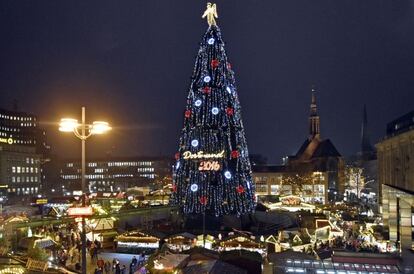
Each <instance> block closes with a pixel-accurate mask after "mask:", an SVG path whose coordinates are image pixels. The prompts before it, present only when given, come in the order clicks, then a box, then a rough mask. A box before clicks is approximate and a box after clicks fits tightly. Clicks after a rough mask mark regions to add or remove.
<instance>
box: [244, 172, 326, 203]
mask: <svg viewBox="0 0 414 274" xmlns="http://www.w3.org/2000/svg"><path fill="white" fill-rule="evenodd" d="M327 175H328V174H327V173H325V172H318V171H315V172H310V173H294V172H288V171H286V170H285V168H284V166H257V165H256V166H253V176H252V179H253V182H254V183H255V185H256V195H257V196H259V198H260V196H267V195H276V196H280V197H283V196H291V195H294V196H299V197H301V199H302V200H303V201H304V202H307V203H318V204H325V203H326V202H327V201H328V176H327Z"/></svg>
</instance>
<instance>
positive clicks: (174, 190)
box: [171, 184, 177, 192]
mask: <svg viewBox="0 0 414 274" xmlns="http://www.w3.org/2000/svg"><path fill="white" fill-rule="evenodd" d="M171 188H172V192H177V185H176V184H173V185H172V187H171Z"/></svg>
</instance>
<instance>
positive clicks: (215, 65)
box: [211, 59, 220, 69]
mask: <svg viewBox="0 0 414 274" xmlns="http://www.w3.org/2000/svg"><path fill="white" fill-rule="evenodd" d="M219 64H220V62H219V61H218V60H217V59H213V60H211V67H212V68H213V69H214V68H216V67H218V65H219Z"/></svg>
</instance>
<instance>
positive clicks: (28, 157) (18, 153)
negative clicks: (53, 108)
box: [0, 109, 50, 200]
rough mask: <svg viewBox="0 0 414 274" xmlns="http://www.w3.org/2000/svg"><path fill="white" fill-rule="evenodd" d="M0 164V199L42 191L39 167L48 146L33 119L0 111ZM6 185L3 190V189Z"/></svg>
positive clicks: (44, 159) (15, 112)
mask: <svg viewBox="0 0 414 274" xmlns="http://www.w3.org/2000/svg"><path fill="white" fill-rule="evenodd" d="M0 148H1V150H0V161H1V163H0V164H1V166H0V169H1V185H2V188H0V189H1V192H2V196H3V200H5V199H4V198H6V199H7V197H8V196H10V197H12V196H15V195H17V196H20V195H37V194H38V193H40V191H41V188H42V177H43V176H42V164H43V163H44V162H46V160H47V157H48V155H49V150H50V147H49V146H48V145H47V143H46V132H45V131H44V130H43V129H41V128H39V127H38V121H37V117H36V116H35V115H33V114H29V113H26V112H20V111H10V110H5V109H0ZM6 186H7V187H6Z"/></svg>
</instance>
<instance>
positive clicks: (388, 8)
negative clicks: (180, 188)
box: [0, 0, 414, 163]
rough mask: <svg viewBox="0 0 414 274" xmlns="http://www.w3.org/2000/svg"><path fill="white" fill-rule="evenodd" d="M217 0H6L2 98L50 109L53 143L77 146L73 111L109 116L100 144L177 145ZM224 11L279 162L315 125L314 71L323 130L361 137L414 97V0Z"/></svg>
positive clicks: (351, 141) (248, 113)
mask: <svg viewBox="0 0 414 274" xmlns="http://www.w3.org/2000/svg"><path fill="white" fill-rule="evenodd" d="M205 3H206V2H205V1H195V0H180V1H173V0H169V1H167V0H163V1H161V0H146V1H143V0H134V1H126V0H123V1H103V0H99V1H93V0H88V1H84V0H82V1H75V0H72V1H52V0H50V1H46V0H44V1H33V0H27V1H19V0H3V1H1V2H0V37H1V42H0V107H2V108H7V109H12V108H13V102H14V100H16V101H17V105H18V108H19V110H21V111H26V112H31V113H34V114H36V115H38V116H39V120H40V121H41V125H42V126H44V127H46V128H47V131H48V135H49V139H50V143H51V144H52V148H53V152H54V153H56V154H58V155H60V156H62V157H74V156H78V153H79V151H78V148H79V144H78V143H79V142H77V141H76V140H75V138H74V137H73V136H70V135H64V134H61V133H59V132H58V131H57V127H56V125H55V124H53V123H54V122H56V121H59V119H60V118H61V117H63V116H77V117H79V116H80V107H81V106H82V105H85V106H86V107H87V118H88V119H89V120H90V121H92V120H98V119H105V120H108V121H110V122H111V124H113V125H114V130H113V131H112V132H111V133H110V134H109V135H107V136H97V137H94V140H91V142H90V145H89V149H90V153H91V154H92V155H95V156H99V155H103V154H104V153H107V152H111V153H112V154H113V155H173V154H174V152H175V150H176V149H177V146H178V138H179V134H180V130H181V127H182V124H183V111H184V107H185V100H186V96H187V93H188V87H189V84H190V76H191V73H192V70H193V65H194V58H195V55H196V53H197V51H198V45H199V42H200V39H201V37H202V35H203V34H204V32H205V31H206V29H207V23H206V22H205V20H202V19H201V14H202V12H203V11H204V9H205ZM217 5H218V13H219V19H218V24H219V26H220V28H221V30H222V34H223V38H224V40H225V42H226V51H227V55H228V57H229V59H230V62H231V63H232V67H233V69H234V71H235V73H236V81H237V86H238V91H239V97H240V101H241V104H242V111H243V120H244V125H245V129H246V135H247V141H248V145H249V150H250V153H260V154H263V155H265V156H266V157H268V158H269V160H270V161H271V162H277V163H278V162H279V161H280V159H281V157H282V156H285V155H291V154H294V153H295V152H296V151H297V149H298V148H299V146H300V145H301V143H302V142H303V141H304V139H305V138H306V137H307V133H308V132H307V130H308V124H307V123H308V120H307V119H308V114H309V103H310V97H311V87H312V85H314V86H315V88H316V89H317V90H318V93H317V101H318V107H319V114H320V116H321V134H322V137H323V138H330V139H331V140H332V141H333V143H334V144H335V145H336V147H337V149H338V150H339V152H340V153H342V154H343V155H351V154H353V153H355V152H357V151H358V149H359V143H360V140H359V138H360V127H361V121H362V108H363V104H364V103H366V104H367V108H368V119H369V127H370V131H371V140H372V142H373V143H375V142H376V141H378V140H379V139H380V138H382V137H383V136H384V134H385V126H386V123H387V122H389V121H391V120H392V119H394V118H396V117H398V116H400V115H402V114H404V113H406V112H408V111H411V110H413V109H414V1H389V0H381V1H380V0H372V1H371V0H365V1H351V0H349V1H348V0H347V1H332V0H324V1H322V0H312V1H309V0H301V1H298V0H283V1H275V0H267V1H264V0H261V1H241V0H221V1H217Z"/></svg>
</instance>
